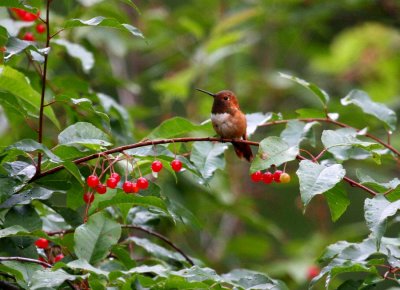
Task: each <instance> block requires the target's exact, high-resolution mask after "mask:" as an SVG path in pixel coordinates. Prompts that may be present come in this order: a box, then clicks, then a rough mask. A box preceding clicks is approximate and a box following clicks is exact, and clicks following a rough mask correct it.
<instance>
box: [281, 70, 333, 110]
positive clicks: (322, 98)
mask: <svg viewBox="0 0 400 290" xmlns="http://www.w3.org/2000/svg"><path fill="white" fill-rule="evenodd" d="M279 75H280V76H281V77H283V78H285V79H289V80H291V81H294V82H296V83H298V84H299V85H301V86H303V87H305V88H306V89H308V90H310V91H311V92H312V93H313V94H314V95H316V96H317V97H318V98H319V100H320V101H321V103H322V104H323V105H324V107H326V104H327V103H328V102H329V95H328V94H327V93H326V92H325V91H324V90H322V89H320V88H319V87H318V86H317V85H315V84H313V83H309V82H307V81H305V80H303V79H300V78H298V77H295V76H291V75H288V74H284V73H279Z"/></svg>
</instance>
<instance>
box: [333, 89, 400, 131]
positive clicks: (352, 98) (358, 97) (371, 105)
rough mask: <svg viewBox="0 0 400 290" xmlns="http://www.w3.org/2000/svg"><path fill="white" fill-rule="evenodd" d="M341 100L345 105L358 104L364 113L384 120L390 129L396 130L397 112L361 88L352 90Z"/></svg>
mask: <svg viewBox="0 0 400 290" xmlns="http://www.w3.org/2000/svg"><path fill="white" fill-rule="evenodd" d="M340 101H341V103H342V105H343V106H347V105H349V104H353V105H356V106H357V107H359V108H360V109H361V110H362V111H363V112H364V113H366V114H368V115H372V116H374V117H376V118H378V119H379V120H381V121H382V122H384V123H385V124H386V125H387V126H388V127H389V128H390V130H396V123H397V116H396V113H395V112H394V111H393V110H391V109H389V108H388V107H386V106H385V105H384V104H380V103H376V102H374V101H372V100H371V99H370V97H369V96H368V95H367V93H365V92H363V91H359V90H352V91H351V92H350V93H349V94H348V95H347V96H346V97H344V98H342V99H341V100H340Z"/></svg>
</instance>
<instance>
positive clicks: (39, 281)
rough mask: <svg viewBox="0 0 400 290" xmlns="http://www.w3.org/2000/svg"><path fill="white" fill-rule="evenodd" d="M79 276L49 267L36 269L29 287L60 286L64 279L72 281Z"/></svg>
mask: <svg viewBox="0 0 400 290" xmlns="http://www.w3.org/2000/svg"><path fill="white" fill-rule="evenodd" d="M78 277H80V276H75V275H71V274H68V273H67V272H65V271H64V270H62V269H58V270H56V271H52V270H50V269H46V270H40V271H36V272H35V275H33V277H32V283H31V284H30V287H29V289H32V290H34V289H43V288H46V289H48V288H49V287H57V286H60V285H61V284H62V283H64V282H65V281H67V280H68V281H74V280H75V279H77V278H78Z"/></svg>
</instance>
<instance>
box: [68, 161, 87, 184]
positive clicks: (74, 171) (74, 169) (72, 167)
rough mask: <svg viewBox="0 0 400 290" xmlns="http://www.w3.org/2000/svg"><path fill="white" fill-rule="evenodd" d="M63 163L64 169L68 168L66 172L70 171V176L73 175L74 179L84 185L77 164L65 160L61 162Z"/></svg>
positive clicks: (83, 179)
mask: <svg viewBox="0 0 400 290" xmlns="http://www.w3.org/2000/svg"><path fill="white" fill-rule="evenodd" d="M63 165H64V167H65V169H66V170H68V172H69V173H71V174H72V176H73V177H75V179H76V180H78V182H79V183H80V184H81V185H82V186H84V185H85V178H84V177H83V176H82V174H81V172H80V171H79V168H78V166H77V165H76V164H75V163H73V162H72V161H65V162H63Z"/></svg>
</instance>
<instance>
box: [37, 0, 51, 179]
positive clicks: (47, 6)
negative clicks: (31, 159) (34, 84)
mask: <svg viewBox="0 0 400 290" xmlns="http://www.w3.org/2000/svg"><path fill="white" fill-rule="evenodd" d="M50 2H51V0H47V5H46V19H45V21H44V23H45V25H46V48H49V47H50ZM48 58H49V51H48V52H46V53H45V54H44V63H43V73H42V92H41V96H40V110H39V132H38V142H39V143H42V142H43V115H44V97H45V93H46V78H47V62H48ZM41 165H42V153H40V152H39V153H38V162H37V168H36V174H40V173H41V169H42V168H41Z"/></svg>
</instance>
